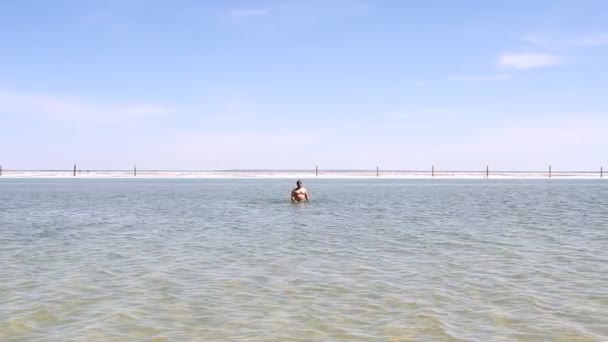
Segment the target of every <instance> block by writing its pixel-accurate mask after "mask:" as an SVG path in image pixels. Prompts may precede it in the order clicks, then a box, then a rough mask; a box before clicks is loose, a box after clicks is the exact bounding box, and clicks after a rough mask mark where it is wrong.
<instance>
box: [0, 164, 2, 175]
mask: <svg viewBox="0 0 608 342" xmlns="http://www.w3.org/2000/svg"><path fill="white" fill-rule="evenodd" d="M0 177H2V165H0Z"/></svg>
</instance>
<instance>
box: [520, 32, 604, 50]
mask: <svg viewBox="0 0 608 342" xmlns="http://www.w3.org/2000/svg"><path fill="white" fill-rule="evenodd" d="M522 39H523V40H524V41H525V42H527V43H530V44H532V45H536V46H538V47H541V48H545V49H568V48H573V47H593V46H601V45H608V32H594V33H585V34H573V33H563V32H552V33H534V34H529V35H526V36H524V37H523V38H522Z"/></svg>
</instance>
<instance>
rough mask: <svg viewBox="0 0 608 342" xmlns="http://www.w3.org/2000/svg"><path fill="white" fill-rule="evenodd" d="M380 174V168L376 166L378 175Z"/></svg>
mask: <svg viewBox="0 0 608 342" xmlns="http://www.w3.org/2000/svg"><path fill="white" fill-rule="evenodd" d="M378 176H380V169H379V168H378V167H377V166H376V177H378Z"/></svg>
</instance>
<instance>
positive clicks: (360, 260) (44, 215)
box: [0, 179, 608, 341]
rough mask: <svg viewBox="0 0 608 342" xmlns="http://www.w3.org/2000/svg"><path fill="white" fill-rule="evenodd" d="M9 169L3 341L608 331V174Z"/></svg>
mask: <svg viewBox="0 0 608 342" xmlns="http://www.w3.org/2000/svg"><path fill="white" fill-rule="evenodd" d="M291 186H292V182H291V181H286V180H255V179H254V180H238V179H237V180H107V179H106V180H91V179H89V180H78V179H64V180H59V179H55V180H34V179H26V180H18V179H13V180H8V179H0V266H1V267H0V341H224V340H252V341H288V340H302V341H311V340H312V341H315V340H316V341H338V340H342V341H412V340H415V341H419V340H421V341H602V340H604V341H605V340H607V339H608V182H606V181H601V180H597V181H583V180H579V181H565V180H536V181H517V180H512V181H492V180H473V181H457V180H410V181H407V180H382V179H378V180H314V179H311V180H305V186H307V187H308V189H309V191H310V192H311V195H312V202H311V203H310V204H297V205H294V204H291V203H290V202H289V201H288V196H289V191H290V189H291Z"/></svg>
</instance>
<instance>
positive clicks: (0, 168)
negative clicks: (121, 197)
mask: <svg viewBox="0 0 608 342" xmlns="http://www.w3.org/2000/svg"><path fill="white" fill-rule="evenodd" d="M0 176H2V166H0ZM600 178H604V167H603V166H602V167H600Z"/></svg>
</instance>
